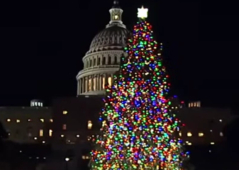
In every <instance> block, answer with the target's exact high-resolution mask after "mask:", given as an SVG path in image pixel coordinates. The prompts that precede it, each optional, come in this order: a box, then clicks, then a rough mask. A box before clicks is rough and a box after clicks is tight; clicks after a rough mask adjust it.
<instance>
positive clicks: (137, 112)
mask: <svg viewBox="0 0 239 170" xmlns="http://www.w3.org/2000/svg"><path fill="white" fill-rule="evenodd" d="M147 12H148V11H147V9H144V8H141V9H139V11H138V17H139V21H138V23H137V24H136V25H135V26H134V32H133V36H132V37H131V38H130V39H129V40H128V43H127V47H125V52H126V53H127V54H128V55H127V57H122V60H121V66H120V71H119V74H118V75H116V76H115V78H114V83H113V85H112V86H111V87H107V88H106V92H107V96H106V98H105V99H104V101H105V105H104V108H103V109H102V112H101V114H100V121H102V128H101V135H99V136H98V137H97V138H96V139H94V140H93V141H94V142H95V144H96V147H95V149H94V150H93V151H92V152H91V163H90V166H91V169H92V170H134V169H135V170H157V169H158V170H182V169H183V168H182V162H183V160H184V158H185V157H187V154H185V153H184V152H182V141H181V140H180V139H179V138H178V137H177V135H176V132H177V131H178V130H179V128H180V121H179V120H178V119H177V118H176V117H175V115H174V114H172V113H171V112H169V108H170V100H169V99H168V92H169V85H170V84H169V83H168V82H167V81H168V77H169V76H168V75H167V73H166V69H165V67H164V66H163V64H162V57H161V52H162V46H160V47H159V48H158V44H157V42H156V41H155V40H154V37H153V31H152V26H151V25H150V24H149V23H148V22H147V21H146V18H147Z"/></svg>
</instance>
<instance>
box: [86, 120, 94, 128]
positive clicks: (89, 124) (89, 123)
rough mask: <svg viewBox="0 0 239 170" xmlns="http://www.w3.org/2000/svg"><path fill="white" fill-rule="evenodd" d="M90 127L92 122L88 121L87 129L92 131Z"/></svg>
mask: <svg viewBox="0 0 239 170" xmlns="http://www.w3.org/2000/svg"><path fill="white" fill-rule="evenodd" d="M92 126H93V124H92V121H91V120H89V121H88V124H87V127H88V129H92Z"/></svg>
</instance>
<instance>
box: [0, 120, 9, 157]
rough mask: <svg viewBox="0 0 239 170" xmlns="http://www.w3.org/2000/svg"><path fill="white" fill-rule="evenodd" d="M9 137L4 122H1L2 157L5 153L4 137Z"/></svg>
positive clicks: (0, 149)
mask: <svg viewBox="0 0 239 170" xmlns="http://www.w3.org/2000/svg"><path fill="white" fill-rule="evenodd" d="M7 138H8V133H7V132H6V130H5V128H4V127H3V125H2V123H1V122H0V159H1V158H2V157H3V156H4V154H5V146H4V139H7Z"/></svg>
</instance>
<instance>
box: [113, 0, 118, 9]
mask: <svg viewBox="0 0 239 170" xmlns="http://www.w3.org/2000/svg"><path fill="white" fill-rule="evenodd" d="M119 7H120V6H119V1H118V0H114V5H113V8H119Z"/></svg>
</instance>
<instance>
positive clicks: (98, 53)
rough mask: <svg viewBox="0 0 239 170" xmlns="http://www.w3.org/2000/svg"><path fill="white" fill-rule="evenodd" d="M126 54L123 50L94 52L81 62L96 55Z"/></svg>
mask: <svg viewBox="0 0 239 170" xmlns="http://www.w3.org/2000/svg"><path fill="white" fill-rule="evenodd" d="M112 53H113V54H121V55H122V54H125V55H126V54H127V53H126V52H124V51H123V50H107V51H98V52H94V53H90V54H86V55H85V56H84V57H83V58H82V60H83V61H84V60H85V59H86V58H90V57H92V58H93V57H95V56H97V55H105V54H112Z"/></svg>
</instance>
